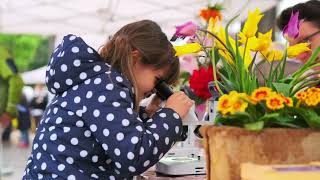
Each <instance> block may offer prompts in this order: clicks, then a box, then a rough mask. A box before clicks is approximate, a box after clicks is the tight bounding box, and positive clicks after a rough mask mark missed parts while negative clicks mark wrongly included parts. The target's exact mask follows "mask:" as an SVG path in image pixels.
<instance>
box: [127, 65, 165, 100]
mask: <svg viewBox="0 0 320 180" xmlns="http://www.w3.org/2000/svg"><path fill="white" fill-rule="evenodd" d="M132 70H133V74H134V76H135V78H136V83H137V84H136V85H137V88H138V90H139V99H143V98H144V97H146V96H147V95H149V94H151V93H152V91H153V89H154V87H155V85H156V82H157V79H161V78H162V77H164V75H165V69H158V70H156V69H154V68H152V67H150V66H146V65H144V64H142V63H141V61H140V60H135V61H134V63H133V69H132Z"/></svg>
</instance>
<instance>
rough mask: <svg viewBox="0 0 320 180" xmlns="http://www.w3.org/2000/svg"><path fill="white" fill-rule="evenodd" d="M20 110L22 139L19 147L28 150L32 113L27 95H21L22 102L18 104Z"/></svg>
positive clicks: (19, 125)
mask: <svg viewBox="0 0 320 180" xmlns="http://www.w3.org/2000/svg"><path fill="white" fill-rule="evenodd" d="M17 110H18V117H17V120H18V127H17V128H18V129H19V130H20V139H19V143H18V147H20V148H27V147H29V129H30V127H31V120H30V111H29V107H28V102H27V98H26V95H25V94H22V95H21V98H20V102H19V104H17Z"/></svg>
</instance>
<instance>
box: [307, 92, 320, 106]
mask: <svg viewBox="0 0 320 180" xmlns="http://www.w3.org/2000/svg"><path fill="white" fill-rule="evenodd" d="M305 103H306V104H307V105H308V106H316V105H317V104H318V103H319V98H317V97H316V96H314V95H313V96H308V97H307V98H306V99H305Z"/></svg>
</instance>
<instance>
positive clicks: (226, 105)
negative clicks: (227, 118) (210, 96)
mask: <svg viewBox="0 0 320 180" xmlns="http://www.w3.org/2000/svg"><path fill="white" fill-rule="evenodd" d="M229 99H230V97H229V96H228V95H226V94H224V95H222V96H221V97H220V98H219V101H218V107H217V108H218V111H220V112H221V113H222V114H223V115H225V114H227V113H228V112H229V111H230V108H231V101H230V100H229Z"/></svg>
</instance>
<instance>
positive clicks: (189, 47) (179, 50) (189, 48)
mask: <svg viewBox="0 0 320 180" xmlns="http://www.w3.org/2000/svg"><path fill="white" fill-rule="evenodd" d="M174 50H175V51H176V56H182V55H185V54H191V53H197V52H199V51H200V50H201V45H200V44H199V43H189V44H185V45H182V46H174Z"/></svg>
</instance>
